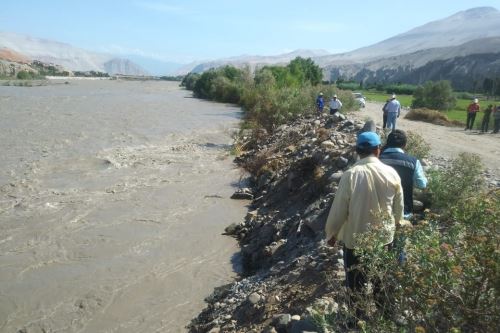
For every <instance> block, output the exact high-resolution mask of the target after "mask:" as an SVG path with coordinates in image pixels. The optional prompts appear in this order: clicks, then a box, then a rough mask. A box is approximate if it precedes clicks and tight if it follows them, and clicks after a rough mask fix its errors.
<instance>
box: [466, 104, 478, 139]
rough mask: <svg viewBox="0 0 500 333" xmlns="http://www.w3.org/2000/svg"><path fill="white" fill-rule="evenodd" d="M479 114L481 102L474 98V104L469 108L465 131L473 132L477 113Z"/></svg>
mask: <svg viewBox="0 0 500 333" xmlns="http://www.w3.org/2000/svg"><path fill="white" fill-rule="evenodd" d="M478 112H479V100H478V99H477V98H474V100H473V101H472V103H470V104H469V106H468V107H467V123H466V125H465V130H466V131H467V130H472V127H473V126H474V120H476V113H478Z"/></svg>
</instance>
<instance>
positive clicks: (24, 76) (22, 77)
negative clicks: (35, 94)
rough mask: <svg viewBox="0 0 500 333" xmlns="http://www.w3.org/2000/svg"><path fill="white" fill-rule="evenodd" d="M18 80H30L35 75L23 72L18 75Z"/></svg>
mask: <svg viewBox="0 0 500 333" xmlns="http://www.w3.org/2000/svg"><path fill="white" fill-rule="evenodd" d="M17 78H18V79H19V80H30V79H32V78H33V75H32V74H31V73H30V72H28V71H25V70H22V71H20V72H19V73H17Z"/></svg>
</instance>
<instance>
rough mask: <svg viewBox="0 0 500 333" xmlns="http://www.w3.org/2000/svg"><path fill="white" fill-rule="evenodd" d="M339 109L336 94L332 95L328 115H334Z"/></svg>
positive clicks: (339, 104)
mask: <svg viewBox="0 0 500 333" xmlns="http://www.w3.org/2000/svg"><path fill="white" fill-rule="evenodd" d="M341 108H342V102H341V101H340V99H338V98H337V94H335V95H333V97H332V99H331V100H330V114H331V115H334V114H335V113H337V112H339V111H340V109H341Z"/></svg>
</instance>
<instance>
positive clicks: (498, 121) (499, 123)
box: [493, 111, 500, 133]
mask: <svg viewBox="0 0 500 333" xmlns="http://www.w3.org/2000/svg"><path fill="white" fill-rule="evenodd" d="M497 112H498V111H497ZM498 131H500V118H495V123H494V125H493V133H498Z"/></svg>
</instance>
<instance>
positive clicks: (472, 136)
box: [351, 102, 500, 179]
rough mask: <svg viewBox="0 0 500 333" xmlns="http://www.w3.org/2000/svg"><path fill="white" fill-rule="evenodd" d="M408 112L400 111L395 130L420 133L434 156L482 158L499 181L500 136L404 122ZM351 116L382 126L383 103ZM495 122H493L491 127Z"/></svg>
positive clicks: (367, 106) (368, 104) (372, 103)
mask: <svg viewBox="0 0 500 333" xmlns="http://www.w3.org/2000/svg"><path fill="white" fill-rule="evenodd" d="M407 112H408V111H407V110H404V111H402V112H401V116H400V117H399V118H398V120H397V123H396V128H400V129H402V130H405V131H413V132H416V133H418V134H420V135H421V136H422V137H423V138H424V139H425V141H426V142H427V143H429V144H430V146H431V154H432V155H433V156H446V157H451V158H453V157H456V156H457V155H458V154H459V153H460V152H468V153H475V154H478V155H479V156H480V157H481V160H482V161H483V164H484V165H485V167H486V168H487V169H488V172H490V173H492V174H494V175H495V176H496V178H497V179H498V178H500V134H491V130H490V132H489V133H487V134H481V133H480V132H478V131H464V129H463V128H462V127H445V126H438V125H433V124H429V123H425V122H420V121H413V120H407V119H404V116H405V114H406V113H407ZM351 116H353V117H355V118H357V119H362V120H368V119H373V120H374V121H375V123H376V124H377V125H379V126H382V104H381V103H376V102H367V104H366V107H365V108H364V109H361V111H359V112H352V113H351ZM491 125H492V121H490V127H491Z"/></svg>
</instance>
